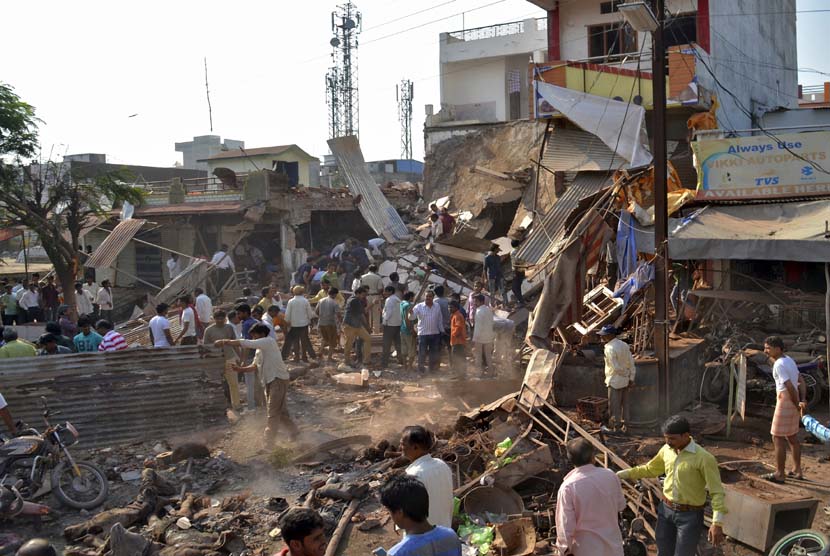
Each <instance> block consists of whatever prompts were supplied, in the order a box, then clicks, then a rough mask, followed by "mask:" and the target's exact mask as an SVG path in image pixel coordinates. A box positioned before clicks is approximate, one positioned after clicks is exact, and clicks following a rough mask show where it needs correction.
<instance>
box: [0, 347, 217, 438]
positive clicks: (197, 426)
mask: <svg viewBox="0 0 830 556" xmlns="http://www.w3.org/2000/svg"><path fill="white" fill-rule="evenodd" d="M200 350H201V348H199V347H197V346H188V347H176V348H168V349H129V350H124V351H119V352H113V353H101V354H98V353H78V354H72V355H54V356H48V357H28V358H18V359H5V360H4V362H3V364H2V365H0V385H2V393H3V396H4V397H5V398H6V401H7V402H8V404H9V408H10V410H11V411H12V414H13V415H14V417H15V419H22V420H23V421H25V422H27V423H28V424H29V425H32V426H35V427H37V428H42V425H43V420H42V418H41V415H40V412H41V403H40V396H46V398H47V399H48V400H49V407H50V408H51V409H53V410H56V411H59V412H60V415H55V416H54V417H53V418H52V422H53V423H58V422H64V421H70V422H71V423H72V424H73V425H75V427H76V428H77V429H78V431H79V432H80V433H81V446H83V447H86V448H90V447H102V446H115V445H119V444H126V443H131V442H138V441H146V440H155V439H159V438H163V437H167V436H169V435H171V434H182V433H188V432H195V431H199V430H202V429H204V428H205V427H209V426H214V425H217V424H220V423H221V422H223V420H224V415H225V397H224V394H223V392H222V379H221V377H222V373H223V368H224V362H223V360H222V359H221V358H202V357H201V356H200Z"/></svg>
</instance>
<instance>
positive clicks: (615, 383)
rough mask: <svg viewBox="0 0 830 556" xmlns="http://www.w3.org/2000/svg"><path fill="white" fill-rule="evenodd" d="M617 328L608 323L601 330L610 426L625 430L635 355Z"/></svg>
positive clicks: (613, 428) (610, 427)
mask: <svg viewBox="0 0 830 556" xmlns="http://www.w3.org/2000/svg"><path fill="white" fill-rule="evenodd" d="M617 333H618V331H617V329H616V328H615V327H614V326H613V325H610V324H606V325H605V326H603V327H602V329H601V330H600V331H599V337H600V339H601V340H602V341H603V342H604V343H605V348H604V354H605V386H606V387H607V388H608V413H609V414H610V415H611V416H610V418H609V419H608V428H609V429H611V430H612V431H617V430H622V431H623V432H625V422H626V414H627V413H628V388H629V387H630V386H631V385H632V384H634V374H635V371H636V368H635V366H634V357H633V356H632V355H631V349H629V347H628V344H626V343H625V342H623V341H622V340H620V339H619V338H617Z"/></svg>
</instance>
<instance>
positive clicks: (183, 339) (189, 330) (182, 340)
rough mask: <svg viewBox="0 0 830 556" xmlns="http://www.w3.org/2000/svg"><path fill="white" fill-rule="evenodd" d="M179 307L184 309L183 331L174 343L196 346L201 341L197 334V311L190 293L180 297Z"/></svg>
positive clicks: (182, 318)
mask: <svg viewBox="0 0 830 556" xmlns="http://www.w3.org/2000/svg"><path fill="white" fill-rule="evenodd" d="M179 307H180V308H181V309H182V317H181V321H182V331H181V332H180V333H179V337H178V338H176V341H175V342H174V343H176V344H179V345H182V346H195V345H196V344H198V343H199V338H198V336H196V330H197V329H198V326H197V322H196V319H197V318H198V317H197V316H196V311H194V310H193V298H192V297H190V296H189V295H183V296H181V297H180V298H179Z"/></svg>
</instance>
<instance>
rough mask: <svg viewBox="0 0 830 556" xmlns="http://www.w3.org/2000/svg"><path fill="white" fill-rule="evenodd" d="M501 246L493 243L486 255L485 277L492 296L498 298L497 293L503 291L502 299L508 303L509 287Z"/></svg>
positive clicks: (492, 298)
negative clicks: (502, 263) (502, 261)
mask: <svg viewBox="0 0 830 556" xmlns="http://www.w3.org/2000/svg"><path fill="white" fill-rule="evenodd" d="M500 250H501V247H499V246H498V245H497V244H495V243H494V244H493V245H492V246H491V247H490V252H489V253H487V256H486V257H484V272H483V276H482V278H483V279H486V280H487V288H488V289H489V290H490V298H491V300H492V301H493V302H495V300H496V293H497V292H501V298H502V301H503V302H504V303H505V304H507V287H506V286H505V284H504V271H502V268H501V255H499V251H500Z"/></svg>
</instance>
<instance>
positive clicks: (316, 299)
mask: <svg viewBox="0 0 830 556" xmlns="http://www.w3.org/2000/svg"><path fill="white" fill-rule="evenodd" d="M328 295H329V294H327V293H326V292H325V290H320V291H318V292H317V295H315V296H314V297H312V298H311V299H309V300H308V302H309V303H311V304H312V305H315V304H317V303H319V302H320V301H322V300H323V299H325V298H326V297H328ZM334 301H336V302H337V304H338V305H340V308H341V309H342V308H343V307H344V306H345V305H346V298H345V297H343V294H342V293H340V292H337V295H336V296H334Z"/></svg>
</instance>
